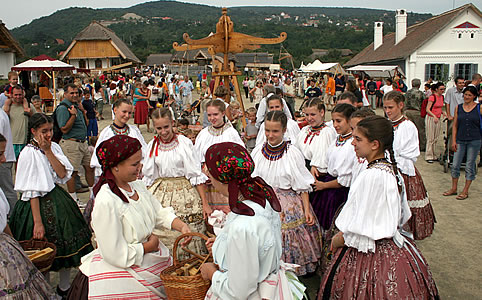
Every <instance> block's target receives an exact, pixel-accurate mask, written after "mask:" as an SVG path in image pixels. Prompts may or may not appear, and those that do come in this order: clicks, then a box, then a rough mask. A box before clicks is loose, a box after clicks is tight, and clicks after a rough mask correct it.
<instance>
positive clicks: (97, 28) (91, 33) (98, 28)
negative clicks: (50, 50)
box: [60, 21, 141, 63]
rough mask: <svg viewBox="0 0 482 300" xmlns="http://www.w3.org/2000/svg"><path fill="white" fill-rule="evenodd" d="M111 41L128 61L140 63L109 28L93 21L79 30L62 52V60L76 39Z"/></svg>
mask: <svg viewBox="0 0 482 300" xmlns="http://www.w3.org/2000/svg"><path fill="white" fill-rule="evenodd" d="M99 40H100V41H111V42H112V45H113V46H114V47H115V48H116V50H117V51H118V52H119V55H120V56H121V57H122V58H124V59H126V60H129V61H132V62H136V63H141V61H140V60H139V59H138V58H137V56H136V55H135V54H134V53H133V52H132V51H131V49H129V47H127V45H126V44H125V43H124V42H123V41H122V40H121V39H120V38H119V37H118V36H117V35H116V34H115V33H114V31H112V30H110V29H109V28H107V27H105V26H102V25H101V24H100V23H98V22H96V21H93V22H92V23H90V24H89V26H87V27H86V28H84V30H82V31H81V32H79V34H77V35H76V36H75V38H74V41H73V42H72V43H71V44H70V46H69V48H67V50H66V51H65V52H64V54H63V55H62V57H61V58H60V59H61V60H63V59H64V58H65V57H66V56H67V55H68V53H69V52H70V50H71V49H72V48H73V47H74V45H75V43H76V42H77V41H99Z"/></svg>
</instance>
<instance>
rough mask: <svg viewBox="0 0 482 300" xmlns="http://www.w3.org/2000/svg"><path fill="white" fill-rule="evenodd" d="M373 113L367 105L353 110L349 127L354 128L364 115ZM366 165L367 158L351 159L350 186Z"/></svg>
mask: <svg viewBox="0 0 482 300" xmlns="http://www.w3.org/2000/svg"><path fill="white" fill-rule="evenodd" d="M374 115H375V112H374V111H373V110H371V109H370V108H368V107H362V108H360V109H358V110H355V111H354V112H353V113H352V114H351V117H350V127H351V129H352V130H353V129H355V127H356V125H357V124H358V122H360V121H361V120H363V119H365V118H366V117H369V116H374ZM367 165H368V163H367V160H366V159H365V158H360V157H356V156H355V158H354V161H353V169H352V171H351V183H350V186H351V185H353V182H355V179H356V177H357V176H358V174H360V173H361V172H362V171H363V170H365V169H366V168H367Z"/></svg>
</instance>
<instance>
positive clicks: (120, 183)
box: [69, 135, 190, 299]
mask: <svg viewBox="0 0 482 300" xmlns="http://www.w3.org/2000/svg"><path fill="white" fill-rule="evenodd" d="M141 149H142V145H141V143H140V142H139V140H137V139H135V138H131V137H129V136H126V135H116V136H114V137H112V138H110V139H108V140H106V141H104V142H103V143H102V144H100V145H99V147H98V148H97V153H96V154H97V157H98V159H99V161H100V163H101V164H102V169H103V174H102V176H101V177H100V179H99V181H98V182H97V184H96V185H95V187H94V194H95V197H96V198H95V206H94V210H93V212H92V228H93V230H94V233H95V236H96V239H97V245H98V248H97V249H96V250H94V251H92V252H91V253H90V254H89V255H87V256H85V257H83V259H82V265H81V266H80V271H81V272H82V274H83V275H81V274H79V276H78V277H76V280H75V283H73V289H75V291H76V292H77V293H78V294H75V293H71V294H70V295H69V296H70V297H71V298H72V299H82V298H84V297H86V295H85V293H86V292H87V288H86V287H85V286H82V284H86V283H87V282H88V297H89V298H92V299H125V298H128V297H129V299H166V295H165V293H164V287H163V284H162V281H161V280H160V279H159V274H160V272H161V271H162V270H163V269H165V268H166V267H168V266H169V265H171V264H172V258H171V256H170V255H169V250H168V249H167V248H166V246H164V244H162V243H161V242H160V241H159V239H158V237H157V236H155V235H154V234H153V231H154V230H156V229H161V228H167V229H174V230H177V231H179V232H181V233H187V232H190V229H189V226H188V225H187V224H185V223H184V222H182V221H181V220H180V219H179V218H177V217H176V215H175V214H174V211H173V209H172V208H171V207H166V208H163V207H162V206H161V205H160V203H159V201H158V200H157V199H156V198H155V197H154V196H153V195H152V194H151V193H150V192H149V191H148V190H147V188H146V186H145V184H144V183H143V182H142V181H141V180H136V179H137V176H138V174H139V172H140V170H141V160H142V151H141ZM187 242H188V241H187V240H186V241H184V242H183V245H184V246H185V244H186V243H187ZM85 276H87V277H88V281H87V280H86V278H85Z"/></svg>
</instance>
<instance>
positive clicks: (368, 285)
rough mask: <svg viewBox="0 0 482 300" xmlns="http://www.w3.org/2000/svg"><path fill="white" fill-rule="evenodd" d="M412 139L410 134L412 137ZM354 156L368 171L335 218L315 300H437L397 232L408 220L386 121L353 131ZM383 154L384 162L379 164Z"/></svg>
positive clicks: (417, 258)
mask: <svg viewBox="0 0 482 300" xmlns="http://www.w3.org/2000/svg"><path fill="white" fill-rule="evenodd" d="M415 133H416V132H415ZM353 136H354V139H353V145H354V146H355V152H356V155H357V156H359V157H365V158H366V159H367V161H368V167H367V169H366V170H364V171H363V172H362V173H361V174H360V176H358V177H357V179H356V180H355V182H354V183H353V185H352V186H351V188H350V193H349V194H348V200H347V202H346V203H345V205H344V206H343V209H342V210H341V212H340V214H339V215H338V217H337V218H336V221H335V225H336V227H337V228H338V229H339V230H340V232H339V233H337V234H336V235H335V236H334V237H333V239H332V242H331V249H332V251H333V253H335V255H334V257H333V260H332V263H331V265H330V266H329V269H328V271H327V272H326V273H325V274H324V276H323V278H322V283H321V288H320V292H319V294H318V299H320V300H321V299H323V300H328V299H375V300H376V299H438V298H439V295H438V291H437V287H436V285H435V282H434V280H433V278H432V274H431V273H430V270H429V267H428V265H427V263H426V261H425V259H424V258H423V256H422V254H421V253H420V251H419V250H418V249H417V247H416V246H415V243H414V241H413V240H412V239H410V238H407V237H405V236H403V235H402V233H401V227H402V226H403V224H404V223H405V222H406V221H407V220H408V219H409V218H410V209H409V207H408V204H407V200H406V196H405V188H404V186H403V182H402V181H403V179H402V178H401V176H400V175H399V173H398V169H397V163H396V160H395V157H394V153H393V148H392V143H393V140H394V137H393V129H392V126H391V123H390V121H389V120H387V119H385V118H384V117H381V116H370V117H367V118H366V119H364V120H361V121H360V122H359V123H358V125H357V127H356V128H355V130H354V131H353ZM386 151H387V152H389V154H390V162H389V161H388V160H387V159H386V158H385V153H386Z"/></svg>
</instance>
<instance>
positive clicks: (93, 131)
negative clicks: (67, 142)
mask: <svg viewBox="0 0 482 300" xmlns="http://www.w3.org/2000/svg"><path fill="white" fill-rule="evenodd" d="M82 106H83V107H84V109H85V111H86V116H87V119H88V120H89V123H88V125H87V136H88V138H89V140H90V139H91V138H92V137H94V136H97V135H98V134H99V128H98V126H97V112H96V111H95V103H94V101H92V99H91V98H90V93H89V90H87V89H85V90H84V100H83V101H82Z"/></svg>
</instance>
